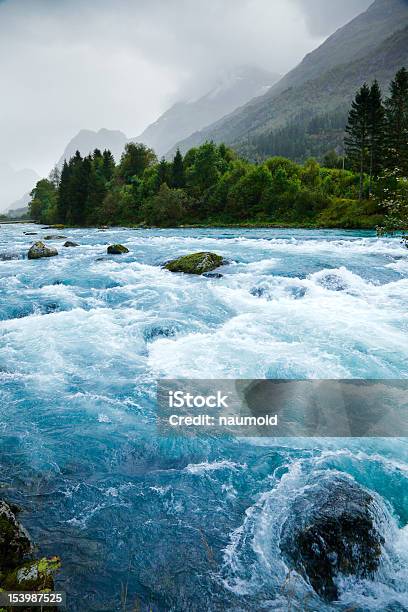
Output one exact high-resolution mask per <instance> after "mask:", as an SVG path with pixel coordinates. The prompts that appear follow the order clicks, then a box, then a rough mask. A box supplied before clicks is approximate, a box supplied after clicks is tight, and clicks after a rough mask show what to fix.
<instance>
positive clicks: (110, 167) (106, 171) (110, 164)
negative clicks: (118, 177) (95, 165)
mask: <svg viewBox="0 0 408 612" xmlns="http://www.w3.org/2000/svg"><path fill="white" fill-rule="evenodd" d="M102 157H103V166H102V173H103V176H104V178H105V181H110V180H112V178H113V175H114V172H115V160H114V157H113V155H112V153H111V152H110V151H109V150H108V149H105V150H104V152H103V154H102Z"/></svg>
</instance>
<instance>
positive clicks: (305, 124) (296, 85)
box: [173, 0, 408, 160]
mask: <svg viewBox="0 0 408 612" xmlns="http://www.w3.org/2000/svg"><path fill="white" fill-rule="evenodd" d="M407 27H408V0H376V1H375V2H374V3H373V4H372V5H371V6H370V7H369V8H368V9H367V11H365V12H364V13H362V14H361V15H359V16H357V17H356V18H355V19H353V20H352V21H351V22H349V23H348V24H347V25H345V26H343V27H342V28H340V29H339V30H337V32H335V33H334V34H333V35H332V36H330V37H329V38H328V39H327V40H326V41H325V42H324V43H323V44H322V45H321V46H320V47H318V48H317V49H316V50H315V51H313V52H312V53H309V54H308V55H307V56H306V57H305V58H304V59H303V61H302V62H301V63H300V64H299V65H298V66H297V67H296V68H294V69H293V70H292V71H291V72H289V73H288V74H287V75H286V76H284V77H283V78H282V79H281V80H280V81H279V82H278V83H276V84H275V85H274V86H273V87H272V88H271V89H270V90H269V91H268V92H267V93H266V94H265V95H264V96H262V97H260V98H256V99H253V100H251V101H250V102H248V103H247V104H246V105H244V106H243V107H241V108H239V109H238V110H236V111H234V112H232V113H230V114H229V115H228V116H227V117H224V118H223V119H221V120H219V121H218V122H215V123H214V124H212V125H211V126H209V127H207V128H205V129H203V130H201V131H198V132H195V133H194V134H192V135H191V136H190V137H188V138H186V139H184V140H182V141H180V142H179V143H177V146H180V148H181V149H182V150H183V151H186V150H188V149H189V148H191V147H193V146H196V145H198V144H201V143H202V142H204V141H205V140H214V141H216V142H226V143H227V144H229V145H231V146H233V147H235V148H236V149H237V150H238V151H239V152H240V153H241V154H244V155H246V156H247V157H249V158H250V159H262V158H264V157H266V156H269V155H273V154H286V155H288V156H289V157H292V158H294V159H297V160H301V159H304V158H305V157H308V156H310V155H316V156H317V157H319V156H322V155H323V154H324V153H325V152H327V150H329V149H330V148H333V147H336V146H337V147H339V146H340V145H341V142H342V139H343V127H344V121H345V118H346V115H347V110H348V107H349V103H350V100H351V98H352V96H353V95H354V93H355V90H356V88H357V87H359V86H360V85H361V84H362V83H363V82H364V81H372V80H373V79H374V78H377V79H378V80H379V82H380V84H381V85H382V86H383V88H384V89H386V88H387V87H388V83H389V81H390V80H391V78H392V77H393V76H394V74H395V72H396V71H397V70H398V69H399V68H400V67H401V66H402V65H404V64H405V65H407V66H408V36H407V34H408V32H407V30H406V28H407ZM296 145H297V146H296ZM285 147H286V148H285ZM174 148H175V147H174ZM173 150H174V149H173Z"/></svg>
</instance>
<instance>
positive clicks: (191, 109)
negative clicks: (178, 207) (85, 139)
mask: <svg viewBox="0 0 408 612" xmlns="http://www.w3.org/2000/svg"><path fill="white" fill-rule="evenodd" d="M277 78H278V76H277V75H275V74H271V73H269V72H266V71H265V70H261V69H259V68H254V67H243V68H240V69H238V70H236V71H233V72H230V73H227V74H225V75H223V77H222V78H220V79H219V80H218V82H217V83H216V84H215V86H214V87H213V88H212V89H211V90H210V91H209V92H208V93H206V94H205V95H203V96H201V97H200V98H198V99H197V100H194V101H190V102H177V103H176V104H174V105H173V106H172V107H171V108H170V109H169V110H167V111H166V112H165V113H164V114H163V115H161V117H159V119H157V121H155V122H154V123H152V124H151V125H149V126H148V127H147V128H146V129H145V130H144V132H143V133H142V134H140V136H138V137H137V138H134V139H132V140H135V141H137V142H143V143H144V144H146V145H148V146H149V147H152V148H153V149H154V150H155V151H156V153H157V154H158V155H159V156H160V155H164V154H165V153H167V151H168V150H169V149H170V148H171V147H173V145H174V144H175V143H177V142H178V141H179V140H182V139H183V138H186V137H187V136H189V135H190V134H191V133H192V132H195V131H196V130H200V129H202V128H204V127H206V126H207V125H210V124H211V123H214V122H215V121H217V120H218V119H220V118H221V117H224V116H225V115H227V114H229V113H230V112H231V111H233V110H234V109H236V108H237V107H238V106H242V105H243V104H245V103H246V102H248V101H249V100H250V99H251V98H254V97H255V96H260V95H262V94H264V93H265V92H266V91H267V90H268V89H269V88H270V87H271V85H273V83H275V82H276V80H277Z"/></svg>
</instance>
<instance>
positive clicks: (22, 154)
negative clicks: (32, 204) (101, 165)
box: [0, 0, 370, 174]
mask: <svg viewBox="0 0 408 612" xmlns="http://www.w3.org/2000/svg"><path fill="white" fill-rule="evenodd" d="M369 4H370V0H342V2H337V0H0V53H1V57H2V58H3V61H2V63H1V66H0V82H1V87H2V98H1V113H0V162H2V161H3V162H8V163H11V164H12V165H13V166H14V167H15V168H16V169H19V168H23V167H30V168H34V169H35V170H37V171H38V172H39V173H41V174H45V173H47V172H48V170H49V169H50V167H51V166H52V164H53V163H54V162H55V161H56V160H57V159H58V158H59V156H60V155H61V153H62V151H63V149H64V147H65V145H66V143H67V142H68V140H70V139H71V138H72V136H74V135H75V134H76V133H77V132H78V131H79V130H80V129H81V128H89V129H99V128H101V127H106V128H109V129H120V130H122V131H124V132H125V133H126V134H127V135H128V136H136V135H137V134H139V133H140V132H141V131H142V130H143V128H144V127H146V125H147V124H148V123H150V122H151V121H152V120H154V119H155V118H157V117H158V115H159V114H161V112H163V111H164V110H166V108H168V106H169V105H170V104H171V103H172V102H174V101H175V100H176V99H178V98H180V97H185V96H186V95H189V96H192V95H194V94H198V93H199V92H200V91H201V92H202V91H203V90H204V89H205V88H206V87H207V85H208V84H209V83H210V81H211V79H212V78H213V76H214V74H218V73H219V72H220V71H222V70H223V69H224V68H232V67H234V66H236V65H242V64H246V65H248V64H249V65H250V64H255V65H259V66H262V67H264V68H267V69H269V70H270V71H274V72H279V73H284V72H286V71H287V70H288V69H290V68H291V67H293V66H294V65H295V64H296V63H297V62H298V61H300V59H301V58H302V57H303V55H304V54H305V53H307V52H309V51H311V50H312V49H313V48H314V47H315V46H316V45H317V44H319V43H320V42H321V41H322V40H323V39H324V38H325V37H326V36H327V35H329V34H330V33H331V32H332V31H334V30H335V29H336V28H337V27H339V26H340V25H342V24H343V23H345V22H347V21H348V20H349V19H350V18H352V17H353V16H354V15H356V14H358V13H359V12H361V10H363V9H364V8H366V7H367V6H368V5H369Z"/></svg>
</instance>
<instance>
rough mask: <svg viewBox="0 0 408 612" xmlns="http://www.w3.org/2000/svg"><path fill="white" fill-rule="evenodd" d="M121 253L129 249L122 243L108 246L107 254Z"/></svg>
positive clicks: (127, 251)
mask: <svg viewBox="0 0 408 612" xmlns="http://www.w3.org/2000/svg"><path fill="white" fill-rule="evenodd" d="M122 253H129V249H128V248H126V247H125V246H123V244H111V245H110V246H108V254H109V255H122Z"/></svg>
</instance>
